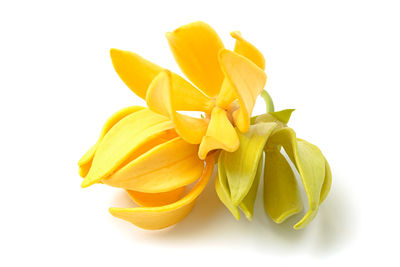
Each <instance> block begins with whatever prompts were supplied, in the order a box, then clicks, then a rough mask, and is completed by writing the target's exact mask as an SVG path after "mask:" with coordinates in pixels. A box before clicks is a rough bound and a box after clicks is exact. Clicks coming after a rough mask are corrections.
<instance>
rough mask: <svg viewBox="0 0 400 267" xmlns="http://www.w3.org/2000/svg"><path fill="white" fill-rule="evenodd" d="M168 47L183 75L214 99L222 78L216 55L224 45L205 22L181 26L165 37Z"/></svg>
mask: <svg viewBox="0 0 400 267" xmlns="http://www.w3.org/2000/svg"><path fill="white" fill-rule="evenodd" d="M166 37H167V39H168V43H169V46H170V48H171V51H172V53H173V55H174V57H175V60H176V62H177V63H178V65H179V67H180V68H181V69H182V71H183V73H185V75H186V76H187V77H188V78H189V80H190V81H191V82H192V83H194V84H195V85H196V86H197V87H198V88H200V89H201V90H202V91H203V92H204V93H205V94H207V95H208V96H210V97H213V96H216V95H217V94H218V92H219V90H220V87H221V84H222V80H223V78H224V76H223V74H222V72H221V68H220V66H219V63H218V52H219V50H221V49H222V48H223V47H224V45H223V43H222V41H221V39H220V38H219V36H218V34H217V33H216V32H215V31H214V29H212V28H211V27H210V26H209V25H208V24H206V23H204V22H200V21H199V22H194V23H190V24H187V25H184V26H182V27H180V28H178V29H176V30H175V31H173V32H169V33H167V34H166Z"/></svg>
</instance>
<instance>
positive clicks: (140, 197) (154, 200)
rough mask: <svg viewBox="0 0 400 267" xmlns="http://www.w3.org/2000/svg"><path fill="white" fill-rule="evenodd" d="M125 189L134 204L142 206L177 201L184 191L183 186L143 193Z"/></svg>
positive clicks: (156, 205)
mask: <svg viewBox="0 0 400 267" xmlns="http://www.w3.org/2000/svg"><path fill="white" fill-rule="evenodd" d="M126 191H127V193H128V194H129V196H130V197H131V199H132V200H133V201H134V202H135V203H136V204H138V205H140V206H142V207H158V206H164V205H168V204H171V203H174V202H176V201H178V200H179V199H180V198H181V197H182V195H183V193H184V192H185V186H183V187H179V188H177V189H174V190H172V191H167V192H161V193H143V192H139V191H133V190H126Z"/></svg>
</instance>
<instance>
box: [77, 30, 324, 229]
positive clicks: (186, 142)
mask: <svg viewBox="0 0 400 267" xmlns="http://www.w3.org/2000/svg"><path fill="white" fill-rule="evenodd" d="M231 36H232V37H233V38H235V40H236V44H235V47H234V50H233V51H230V50H228V49H226V48H224V45H223V43H222V41H221V39H220V38H219V36H218V35H217V33H216V32H215V31H214V30H213V29H212V28H211V27H210V26H209V25H207V24H206V23H204V22H195V23H191V24H188V25H185V26H182V27H180V28H178V29H176V30H175V31H173V32H170V33H167V34H166V37H167V39H168V43H169V46H170V48H171V50H172V53H173V55H174V57H175V60H176V62H177V63H178V65H179V67H180V68H181V70H182V71H183V73H184V74H185V75H186V76H187V78H188V79H189V80H190V81H191V83H189V82H188V81H186V80H185V79H183V78H182V77H180V76H179V75H177V74H175V73H173V72H171V71H169V70H166V69H164V68H162V67H160V66H158V65H156V64H154V63H152V62H150V61H148V60H146V59H144V58H142V57H140V56H139V55H137V54H134V53H132V52H128V51H121V50H117V49H111V59H112V63H113V65H114V68H115V70H116V72H117V73H118V75H119V76H120V78H121V79H122V80H123V81H124V83H125V84H126V85H127V86H128V87H129V88H130V89H131V90H132V91H133V92H134V93H135V94H137V95H138V96H139V97H141V98H143V99H145V100H146V103H147V106H148V107H147V108H145V107H140V106H132V107H127V108H124V109H122V110H120V111H118V112H117V113H115V114H114V115H112V116H111V118H109V119H108V120H107V122H106V123H105V125H104V127H103V129H102V131H101V134H100V138H99V139H98V141H97V143H96V144H95V145H94V146H93V147H91V148H90V149H89V151H88V152H87V153H86V154H85V155H84V156H83V157H82V158H81V160H80V161H79V173H80V175H81V176H82V177H83V178H84V180H83V183H82V187H88V186H90V185H93V184H95V183H102V184H106V185H109V186H113V187H118V188H123V189H125V190H126V192H127V193H128V194H129V196H130V197H131V198H132V199H133V201H134V202H136V203H137V204H138V205H139V206H140V207H134V208H110V213H111V214H112V215H114V216H115V217H118V218H121V219H124V220H127V221H129V222H131V223H133V224H135V225H137V226H138V227H141V228H144V229H162V228H165V227H168V226H171V225H173V224H176V223H177V222H179V221H180V220H182V219H183V218H184V217H185V216H186V215H187V214H188V213H189V212H190V211H191V209H192V208H193V206H194V204H195V202H196V199H197V198H198V196H199V195H200V194H201V192H202V191H203V189H204V188H205V186H206V185H207V183H208V182H209V180H210V178H211V176H212V174H213V170H214V167H215V166H217V168H218V172H217V176H216V178H215V190H216V192H217V194H218V196H219V198H220V200H221V201H222V202H223V203H224V205H225V206H226V207H227V208H228V209H229V210H230V211H231V213H232V214H233V216H234V217H235V218H236V219H239V216H240V213H239V209H240V210H242V212H243V213H244V215H245V216H246V218H247V219H249V220H252V217H253V209H254V201H255V198H256V194H257V191H258V186H259V182H260V177H261V176H262V170H264V174H263V177H264V196H263V197H264V207H265V211H266V212H267V213H268V215H269V216H270V217H271V219H272V220H274V221H275V222H277V223H280V222H282V221H284V220H285V219H287V218H288V217H290V216H291V215H293V214H296V213H299V212H300V211H301V210H302V207H303V205H302V201H301V198H300V194H299V188H298V183H297V181H296V178H295V174H294V170H293V169H292V168H291V166H290V165H289V163H288V160H287V159H286V158H285V157H284V155H283V154H282V147H283V148H284V150H285V152H286V153H287V155H288V157H289V158H290V160H291V161H292V163H293V164H294V166H295V169H296V170H297V171H298V173H299V175H300V177H301V181H302V185H303V186H304V189H305V192H306V196H307V198H308V204H309V209H308V211H307V212H306V213H305V215H304V216H303V218H302V219H301V220H300V221H299V222H298V223H297V224H295V225H294V228H295V229H300V228H302V227H304V226H305V225H307V224H308V223H309V222H310V221H311V220H312V219H313V218H314V217H315V215H316V213H317V211H318V208H319V205H320V204H321V203H322V202H323V201H324V199H325V198H326V196H327V194H328V192H329V189H330V186H331V181H332V178H331V171H330V167H329V165H328V162H327V161H326V159H325V158H324V156H323V155H322V153H321V151H320V150H319V149H318V148H317V147H316V146H314V145H312V144H310V143H308V142H306V141H304V140H301V139H298V138H296V134H295V132H294V131H293V130H292V129H291V128H289V127H288V126H287V123H288V121H289V118H290V115H291V113H292V111H293V110H283V111H279V112H274V110H273V104H272V101H271V99H270V98H269V95H268V94H267V93H266V91H263V89H264V86H265V83H266V79H267V77H266V75H265V72H264V68H265V60H264V57H263V55H262V53H261V52H260V51H259V50H258V49H257V48H256V47H255V46H253V45H252V44H250V43H249V42H248V41H246V40H245V39H244V38H243V37H242V36H241V34H240V33H239V32H232V33H231ZM259 95H261V96H263V97H264V98H265V99H266V104H267V113H265V114H263V115H260V116H257V117H251V114H252V111H253V108H254V104H255V101H256V98H257V97H258V96H259ZM179 111H200V112H203V114H204V115H203V116H201V118H194V117H190V116H187V115H184V114H181V113H179ZM264 155H265V156H264ZM264 162H265V165H264V166H265V167H264V168H263V163H264ZM196 181H197V183H196V184H195V185H194V186H193V185H192V184H193V183H195V182H196ZM189 188H190V189H189ZM187 191H188V192H187Z"/></svg>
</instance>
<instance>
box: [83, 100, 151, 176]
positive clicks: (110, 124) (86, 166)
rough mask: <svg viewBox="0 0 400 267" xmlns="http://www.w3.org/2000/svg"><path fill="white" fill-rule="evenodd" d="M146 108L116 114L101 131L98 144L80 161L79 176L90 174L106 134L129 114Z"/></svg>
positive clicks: (133, 108)
mask: <svg viewBox="0 0 400 267" xmlns="http://www.w3.org/2000/svg"><path fill="white" fill-rule="evenodd" d="M142 109H144V107H140V106H132V107H126V108H123V109H121V110H119V111H117V112H116V113H114V114H113V115H112V116H111V117H110V118H109V119H108V120H107V121H106V123H105V124H104V126H103V128H102V129H101V133H100V137H99V139H98V140H97V142H96V144H94V145H93V146H92V147H91V148H90V149H89V150H88V151H87V152H86V153H85V155H83V157H82V158H81V159H80V160H79V162H78V166H79V174H80V175H81V177H82V178H85V176H86V175H87V174H88V172H89V170H90V167H91V166H92V160H93V156H94V154H95V153H96V150H97V147H98V145H99V144H100V142H101V140H102V139H103V137H104V136H105V135H106V133H107V132H108V131H109V130H110V129H111V128H112V127H113V126H114V125H115V124H116V123H117V122H119V121H120V120H121V119H123V118H124V117H126V116H128V115H129V114H132V113H134V112H136V111H139V110H142Z"/></svg>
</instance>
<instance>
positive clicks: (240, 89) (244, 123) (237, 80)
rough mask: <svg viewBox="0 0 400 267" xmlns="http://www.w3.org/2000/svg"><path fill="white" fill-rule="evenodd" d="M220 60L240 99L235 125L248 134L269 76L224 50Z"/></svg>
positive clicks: (243, 59) (241, 57) (239, 56)
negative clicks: (259, 97)
mask: <svg viewBox="0 0 400 267" xmlns="http://www.w3.org/2000/svg"><path fill="white" fill-rule="evenodd" d="M219 59H220V63H221V67H222V70H223V72H224V74H225V76H226V78H227V79H228V80H229V82H230V83H231V86H232V88H233V89H234V91H235V93H236V94H237V96H238V99H239V105H240V108H239V109H238V110H237V111H235V112H234V113H233V118H234V121H235V124H236V126H237V127H238V128H239V130H240V131H241V132H247V130H248V129H249V126H250V116H251V113H252V111H253V107H254V104H255V102H256V99H257V96H258V95H259V94H260V93H261V91H262V90H263V88H264V86H265V82H266V80H267V76H266V75H265V73H264V71H263V70H262V69H260V68H259V67H257V65H255V64H254V63H253V62H251V61H250V60H248V59H247V58H245V57H243V56H241V55H239V54H237V53H234V52H231V51H229V50H226V49H224V50H222V51H221V52H220V54H219Z"/></svg>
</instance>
